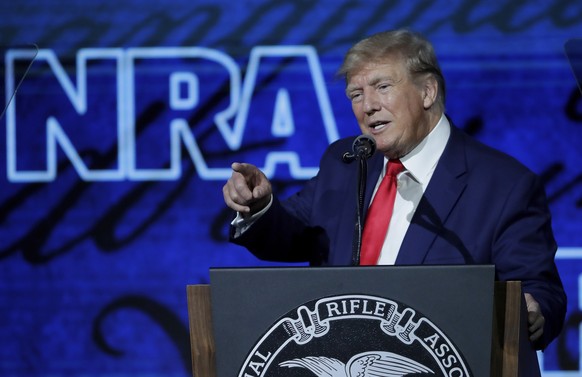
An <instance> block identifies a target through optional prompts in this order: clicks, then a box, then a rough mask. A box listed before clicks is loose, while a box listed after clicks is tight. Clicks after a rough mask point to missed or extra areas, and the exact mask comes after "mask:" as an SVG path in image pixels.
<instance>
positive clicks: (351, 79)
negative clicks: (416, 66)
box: [346, 57, 408, 87]
mask: <svg viewBox="0 0 582 377" xmlns="http://www.w3.org/2000/svg"><path fill="white" fill-rule="evenodd" d="M407 75H408V71H407V69H406V66H405V64H404V61H403V60H402V59H398V58H394V57H387V58H384V59H382V60H381V61H374V62H364V63H362V64H359V65H358V66H357V67H355V68H354V69H353V70H352V71H351V72H350V73H349V74H348V75H347V81H346V84H347V86H348V87H349V86H351V85H366V84H371V83H373V82H375V81H377V80H384V79H386V80H394V81H396V80H400V79H402V78H405V77H406V76H407Z"/></svg>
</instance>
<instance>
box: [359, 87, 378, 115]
mask: <svg viewBox="0 0 582 377" xmlns="http://www.w3.org/2000/svg"><path fill="white" fill-rule="evenodd" d="M381 107H382V106H381V105H380V99H379V98H378V95H377V94H376V93H375V91H369V92H368V93H365V96H364V107H363V110H364V112H365V113H366V114H367V115H372V114H374V113H375V112H377V111H380V109H381Z"/></svg>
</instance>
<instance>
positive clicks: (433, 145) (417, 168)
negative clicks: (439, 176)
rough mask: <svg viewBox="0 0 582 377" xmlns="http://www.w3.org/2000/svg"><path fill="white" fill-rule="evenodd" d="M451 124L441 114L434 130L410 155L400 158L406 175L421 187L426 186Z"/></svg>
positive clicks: (445, 141)
mask: <svg viewBox="0 0 582 377" xmlns="http://www.w3.org/2000/svg"><path fill="white" fill-rule="evenodd" d="M450 134H451V124H450V123H449V120H448V119H447V117H446V116H445V115H444V114H443V115H441V119H440V120H439V121H438V123H437V125H436V126H435V128H434V129H433V130H432V131H431V132H430V133H429V134H428V135H427V136H426V137H425V138H424V139H423V140H422V141H421V142H420V144H418V145H417V146H416V147H415V148H414V149H413V150H412V151H411V152H410V153H408V154H407V155H406V156H403V157H401V158H400V161H401V162H402V165H404V167H405V168H406V170H407V172H408V174H410V175H411V176H412V178H414V180H416V181H417V182H419V183H420V184H422V185H423V186H425V185H427V184H428V181H429V180H430V177H431V176H432V173H433V171H434V169H435V167H436V164H437V163H438V161H439V159H440V157H441V155H442V154H443V151H444V150H445V146H446V145H447V141H448V140H449V136H450Z"/></svg>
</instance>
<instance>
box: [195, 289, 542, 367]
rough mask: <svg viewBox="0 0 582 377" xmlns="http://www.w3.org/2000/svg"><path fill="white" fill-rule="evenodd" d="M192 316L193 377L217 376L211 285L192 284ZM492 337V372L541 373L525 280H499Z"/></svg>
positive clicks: (496, 290)
mask: <svg viewBox="0 0 582 377" xmlns="http://www.w3.org/2000/svg"><path fill="white" fill-rule="evenodd" d="M186 292H187V296H188V318H189V322H190V346H191V351H192V374H193V377H216V362H215V344H214V335H213V331H212V314H211V313H212V312H211V303H210V286H209V285H207V284H203V285H188V286H187V287H186ZM494 295H495V299H494V304H493V305H494V308H493V310H494V312H493V334H492V340H491V372H490V374H491V376H495V377H534V376H539V375H540V372H539V366H538V364H537V355H536V352H535V350H534V349H533V347H532V346H531V344H530V343H529V339H528V332H527V310H526V308H525V300H524V298H523V295H522V292H521V282H518V281H510V282H496V283H495V292H494Z"/></svg>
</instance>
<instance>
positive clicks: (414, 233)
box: [231, 126, 566, 347]
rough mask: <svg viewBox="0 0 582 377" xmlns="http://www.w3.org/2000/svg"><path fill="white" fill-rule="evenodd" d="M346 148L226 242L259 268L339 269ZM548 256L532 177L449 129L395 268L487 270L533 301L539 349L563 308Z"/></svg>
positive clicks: (352, 190)
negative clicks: (540, 323) (539, 319)
mask: <svg viewBox="0 0 582 377" xmlns="http://www.w3.org/2000/svg"><path fill="white" fill-rule="evenodd" d="M352 142H353V137H352V138H346V139H342V140H339V141H337V142H335V143H333V144H332V145H330V146H329V148H328V149H327V150H326V152H325V153H324V155H323V157H322V159H321V162H320V170H319V173H318V175H317V176H316V177H314V178H313V179H311V180H310V181H308V182H307V183H306V185H305V187H304V188H303V189H302V190H301V191H300V192H298V193H297V194H295V195H293V196H292V197H290V198H289V199H287V200H285V201H283V202H281V201H279V200H278V199H277V198H274V202H273V204H272V206H271V208H270V209H269V210H268V211H267V213H266V214H265V215H264V216H263V217H262V218H260V219H259V220H258V222H257V223H255V224H254V225H253V226H252V227H251V228H250V229H249V230H248V231H247V232H245V233H244V234H243V235H242V236H240V237H238V238H236V239H234V238H231V240H232V242H235V243H237V244H241V245H244V246H245V247H247V248H248V249H249V250H250V251H251V252H252V253H253V254H254V255H256V256H257V257H258V258H261V259H265V260H271V261H285V262H309V263H310V264H311V265H320V266H326V265H330V266H337V265H349V264H350V263H351V259H352V238H353V234H354V223H355V214H356V203H357V199H356V195H357V194H356V192H357V180H358V177H357V170H358V166H357V163H350V164H348V163H345V162H343V161H342V155H343V153H344V152H346V151H350V150H351V145H352ZM383 158H384V156H383V155H382V154H380V153H376V154H375V155H374V156H372V157H371V158H370V160H369V162H368V178H367V185H366V187H367V190H366V191H367V192H366V196H365V204H364V208H368V205H369V202H370V199H371V196H372V192H373V189H374V187H375V184H376V182H377V180H378V177H379V175H380V172H381V170H382V166H383ZM364 218H365V215H364ZM556 248H557V247H556V243H555V240H554V237H553V232H552V227H551V218H550V212H549V209H548V206H547V202H546V196H545V192H544V188H543V185H542V183H541V182H540V179H539V177H538V176H536V175H535V174H534V173H533V172H531V171H530V170H528V169H527V168H526V167H524V166H523V165H522V164H521V163H519V162H517V161H516V160H515V159H514V158H512V157H510V156H508V155H506V154H504V153H501V152H499V151H497V150H494V149H492V148H490V147H487V146H485V145H483V144H481V143H479V142H478V141H476V140H474V139H473V138H471V137H469V136H468V135H466V134H465V133H463V132H462V131H461V130H459V129H457V128H455V127H454V126H452V127H451V136H450V138H449V141H448V143H447V146H446V148H445V150H444V152H443V155H442V156H441V158H440V160H439V162H438V164H437V166H436V169H435V171H434V174H433V176H432V179H431V181H430V183H429V185H428V187H427V189H426V191H425V194H424V196H423V198H422V199H421V201H420V203H419V205H418V208H417V210H416V212H415V214H414V216H413V218H412V221H411V224H410V227H409V229H408V231H407V233H406V235H405V238H404V240H403V243H402V246H401V249H400V252H399V254H398V258H397V260H396V264H400V265H413V264H414V265H416V264H494V265H495V269H496V278H497V279H499V280H502V281H507V280H519V281H522V284H523V289H524V291H525V292H529V293H531V294H532V295H533V296H534V298H535V299H536V300H537V301H538V302H539V303H540V305H541V307H542V311H543V314H544V316H545V318H546V326H545V328H544V339H543V341H542V342H541V343H540V344H541V347H545V346H546V345H547V344H548V343H549V342H550V341H551V340H552V339H553V338H555V337H556V336H557V334H558V333H559V331H560V330H561V327H562V324H563V320H564V316H565V308H566V296H565V293H564V290H563V287H562V283H561V280H560V277H559V275H558V273H557V270H556V266H555V263H554V256H555V252H556Z"/></svg>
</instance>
